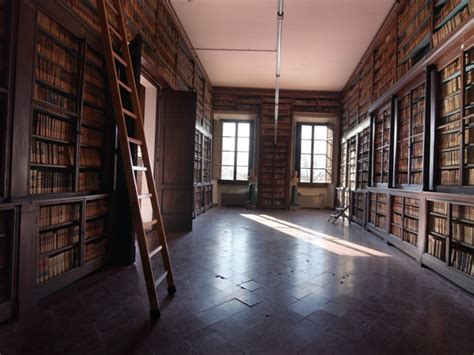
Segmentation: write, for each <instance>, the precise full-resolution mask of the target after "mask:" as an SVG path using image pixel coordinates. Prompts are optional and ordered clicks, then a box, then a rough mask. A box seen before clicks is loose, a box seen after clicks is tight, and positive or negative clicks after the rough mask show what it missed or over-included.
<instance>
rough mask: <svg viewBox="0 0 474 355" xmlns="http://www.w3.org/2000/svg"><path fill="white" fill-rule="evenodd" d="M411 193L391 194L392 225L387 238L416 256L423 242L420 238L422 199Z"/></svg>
mask: <svg viewBox="0 0 474 355" xmlns="http://www.w3.org/2000/svg"><path fill="white" fill-rule="evenodd" d="M408 196H409V195H403V194H392V195H391V196H390V204H391V206H390V211H391V215H390V226H389V234H388V235H387V240H388V241H389V242H390V243H392V244H394V245H396V246H398V247H399V248H400V249H402V250H403V251H405V252H406V253H407V254H409V255H412V256H413V257H416V255H417V253H418V247H419V245H420V243H422V242H423V241H422V238H419V236H420V231H419V226H420V224H419V219H420V199H418V198H412V197H408Z"/></svg>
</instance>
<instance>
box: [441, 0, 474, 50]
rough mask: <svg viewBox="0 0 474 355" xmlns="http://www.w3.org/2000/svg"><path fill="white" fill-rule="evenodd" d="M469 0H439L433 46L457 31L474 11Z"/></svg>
mask: <svg viewBox="0 0 474 355" xmlns="http://www.w3.org/2000/svg"><path fill="white" fill-rule="evenodd" d="M471 3H472V2H471ZM471 7H472V4H471V5H470V3H469V0H439V1H438V0H437V1H436V2H435V7H434V23H433V36H432V41H433V46H437V45H439V44H440V43H442V42H443V41H444V39H445V38H447V37H448V36H449V34H450V33H452V32H453V31H455V30H456V29H457V28H458V27H459V26H460V25H461V24H462V23H463V22H464V21H465V20H466V19H468V18H469V16H470V15H471V12H472V8H471Z"/></svg>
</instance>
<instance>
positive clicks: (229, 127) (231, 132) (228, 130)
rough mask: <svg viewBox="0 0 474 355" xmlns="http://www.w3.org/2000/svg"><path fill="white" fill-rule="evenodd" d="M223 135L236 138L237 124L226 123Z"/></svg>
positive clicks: (223, 126)
mask: <svg viewBox="0 0 474 355" xmlns="http://www.w3.org/2000/svg"><path fill="white" fill-rule="evenodd" d="M222 135H223V136H230V137H234V136H235V122H224V124H223V125H222Z"/></svg>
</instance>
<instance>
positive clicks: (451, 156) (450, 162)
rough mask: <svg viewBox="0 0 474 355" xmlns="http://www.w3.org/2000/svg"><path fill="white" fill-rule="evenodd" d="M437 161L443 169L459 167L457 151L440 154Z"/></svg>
mask: <svg viewBox="0 0 474 355" xmlns="http://www.w3.org/2000/svg"><path fill="white" fill-rule="evenodd" d="M438 159H439V164H440V165H441V166H443V167H448V166H459V150H452V151H448V152H440V154H439V156H438Z"/></svg>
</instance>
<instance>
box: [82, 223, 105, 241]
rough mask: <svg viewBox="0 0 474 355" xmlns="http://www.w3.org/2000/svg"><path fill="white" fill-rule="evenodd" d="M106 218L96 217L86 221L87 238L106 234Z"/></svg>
mask: <svg viewBox="0 0 474 355" xmlns="http://www.w3.org/2000/svg"><path fill="white" fill-rule="evenodd" d="M104 227H105V220H104V219H103V218H95V219H92V220H90V221H87V223H86V240H87V238H93V237H96V236H99V235H101V234H104V230H105V229H104Z"/></svg>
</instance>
